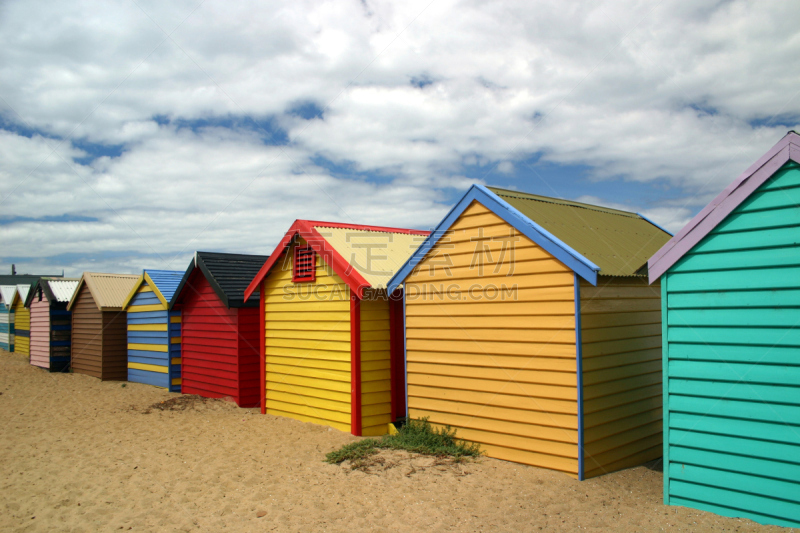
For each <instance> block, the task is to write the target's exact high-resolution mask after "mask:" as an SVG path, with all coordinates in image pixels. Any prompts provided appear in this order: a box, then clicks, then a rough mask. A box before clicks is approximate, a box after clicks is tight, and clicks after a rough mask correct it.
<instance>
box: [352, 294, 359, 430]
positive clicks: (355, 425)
mask: <svg viewBox="0 0 800 533" xmlns="http://www.w3.org/2000/svg"><path fill="white" fill-rule="evenodd" d="M350 433H352V434H353V435H355V436H357V437H360V436H361V299H360V298H359V297H358V295H356V294H355V291H351V292H350Z"/></svg>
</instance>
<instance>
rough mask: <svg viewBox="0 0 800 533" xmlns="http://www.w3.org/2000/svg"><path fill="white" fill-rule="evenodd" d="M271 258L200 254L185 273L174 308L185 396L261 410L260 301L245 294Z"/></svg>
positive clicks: (172, 300) (172, 301)
mask: <svg viewBox="0 0 800 533" xmlns="http://www.w3.org/2000/svg"><path fill="white" fill-rule="evenodd" d="M266 259H267V256H264V255H243V254H226V253H212V252H197V253H196V254H195V256H194V259H192V262H191V263H190V264H189V267H188V268H187V269H186V272H184V273H183V278H181V280H180V284H179V286H178V288H177V289H176V290H175V293H174V294H173V296H172V299H171V300H170V305H169V309H170V312H173V313H174V312H177V311H180V320H181V391H182V392H183V393H184V394H198V395H200V396H203V397H206V398H224V397H230V398H232V399H233V400H234V401H235V402H236V404H237V405H238V406H240V407H254V406H257V405H258V402H259V397H260V396H259V391H258V368H259V365H258V339H259V337H258V332H259V329H258V317H259V315H258V302H256V301H252V302H245V301H244V290H245V288H246V287H247V284H248V283H249V282H250V280H252V279H253V276H255V275H256V273H257V272H258V269H259V267H261V265H263V264H264V261H266Z"/></svg>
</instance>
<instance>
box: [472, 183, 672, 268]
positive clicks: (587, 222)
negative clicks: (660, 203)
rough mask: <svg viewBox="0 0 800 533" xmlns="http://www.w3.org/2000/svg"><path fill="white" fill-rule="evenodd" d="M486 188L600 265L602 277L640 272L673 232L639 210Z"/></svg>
mask: <svg viewBox="0 0 800 533" xmlns="http://www.w3.org/2000/svg"><path fill="white" fill-rule="evenodd" d="M487 188H488V189H489V190H491V191H492V192H493V193H495V194H496V195H498V196H499V197H501V198H502V199H503V200H505V201H506V202H508V203H509V204H510V205H511V206H512V207H514V208H515V209H516V210H518V211H519V212H520V213H522V214H523V215H525V216H526V217H528V218H529V219H531V220H532V221H534V222H535V223H536V224H538V225H540V226H541V227H543V228H544V229H546V230H547V231H549V232H550V233H552V234H553V235H554V236H555V237H556V238H558V239H560V240H561V241H563V242H564V243H565V244H567V245H568V246H569V247H571V248H572V249H573V250H575V251H576V252H578V253H579V254H581V255H583V256H584V257H585V258H586V259H588V260H589V261H591V262H592V263H594V264H595V265H597V266H599V267H600V272H599V274H600V275H601V276H634V275H636V274H637V271H639V270H640V269H641V268H642V267H643V266H644V265H645V264H646V263H647V260H648V259H650V257H651V256H652V255H653V254H654V253H656V252H657V251H658V250H659V249H660V248H661V247H662V246H664V244H666V242H667V241H668V240H669V239H670V238H671V237H672V236H671V235H670V234H669V233H667V232H665V231H664V230H662V229H660V228H658V227H657V226H655V225H654V224H652V223H651V222H649V221H648V220H646V219H644V218H642V217H641V216H640V215H637V214H636V213H629V212H628V211H620V210H619V209H610V208H607V207H599V206H596V205H590V204H583V203H580V202H572V201H569V200H562V199H559V198H549V197H547V196H538V195H535V194H528V193H524V192H519V191H511V190H508V189H498V188H496V187H487Z"/></svg>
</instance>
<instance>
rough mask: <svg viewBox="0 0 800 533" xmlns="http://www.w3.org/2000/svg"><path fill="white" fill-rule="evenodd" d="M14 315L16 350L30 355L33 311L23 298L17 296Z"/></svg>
mask: <svg viewBox="0 0 800 533" xmlns="http://www.w3.org/2000/svg"><path fill="white" fill-rule="evenodd" d="M14 315H15V317H14V351H15V352H16V353H19V354H22V355H27V356H30V347H31V339H30V337H31V311H30V309H28V308H26V307H25V301H24V300H23V299H21V298H17V301H16V302H15V304H14Z"/></svg>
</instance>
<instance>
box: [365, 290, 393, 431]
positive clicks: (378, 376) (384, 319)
mask: <svg viewBox="0 0 800 533" xmlns="http://www.w3.org/2000/svg"><path fill="white" fill-rule="evenodd" d="M385 298H386V292H385V291H381V292H380V293H379V294H378V295H377V297H376V298H374V299H367V298H366V297H365V299H364V300H363V301H362V302H361V434H362V435H372V436H375V435H383V434H385V433H387V432H388V430H389V426H388V424H389V423H390V422H393V420H392V398H391V391H392V388H391V387H392V384H391V374H390V373H391V369H390V364H391V350H390V341H389V302H388V301H387V300H386V299H385Z"/></svg>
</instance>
